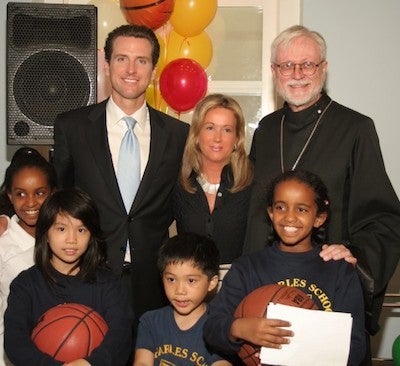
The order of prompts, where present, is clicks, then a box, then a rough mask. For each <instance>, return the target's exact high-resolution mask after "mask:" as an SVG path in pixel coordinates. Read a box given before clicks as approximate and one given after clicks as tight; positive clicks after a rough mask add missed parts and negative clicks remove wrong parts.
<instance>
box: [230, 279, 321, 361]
mask: <svg viewBox="0 0 400 366" xmlns="http://www.w3.org/2000/svg"><path fill="white" fill-rule="evenodd" d="M270 302H272V303H275V304H283V305H289V306H295V307H298V308H303V309H318V307H317V305H315V303H314V301H312V300H311V299H310V298H309V297H308V296H307V295H306V294H305V293H304V292H303V291H301V290H299V289H298V288H296V287H288V286H281V285H277V284H272V285H265V286H262V287H259V288H257V289H255V290H254V291H252V292H250V293H249V294H248V295H247V296H246V297H245V298H244V299H243V300H242V301H241V303H240V304H239V305H238V307H237V308H236V311H235V314H234V316H235V318H247V317H265V315H266V313H267V307H268V304H269V303H270ZM259 351H260V347H259V346H255V345H253V344H250V343H247V342H245V343H243V345H242V347H241V348H240V350H239V353H238V354H239V357H240V358H241V359H242V361H243V363H244V364H245V365H248V366H253V365H254V366H257V365H259V364H260V359H259V358H258V357H256V356H255V353H257V352H259Z"/></svg>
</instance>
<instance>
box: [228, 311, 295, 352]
mask: <svg viewBox="0 0 400 366" xmlns="http://www.w3.org/2000/svg"><path fill="white" fill-rule="evenodd" d="M284 327H290V323H289V322H287V321H285V320H279V319H267V318H238V319H236V320H235V321H234V322H233V323H232V327H231V336H232V337H233V338H234V339H243V340H245V341H247V342H250V343H253V344H255V345H257V346H261V347H269V348H281V345H282V344H287V343H290V340H289V339H288V338H286V337H292V336H293V332H292V331H291V330H289V329H283V328H284Z"/></svg>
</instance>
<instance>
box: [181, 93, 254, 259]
mask: <svg viewBox="0 0 400 366" xmlns="http://www.w3.org/2000/svg"><path fill="white" fill-rule="evenodd" d="M244 144H245V120H244V117H243V112H242V109H241V108H240V106H239V104H238V102H237V101H236V100H234V99H233V98H231V97H229V96H226V95H222V94H210V95H208V96H206V97H205V98H204V99H203V100H201V101H200V102H199V103H198V105H197V106H196V108H195V110H194V113H193V118H192V123H191V126H190V130H189V135H188V139H187V141H186V146H185V150H184V154H183V160H182V169H181V173H180V179H179V182H178V184H177V186H176V189H175V192H174V210H175V218H176V223H177V230H178V233H181V232H194V233H197V234H200V235H206V236H208V237H209V238H211V239H213V240H214V242H215V243H216V245H217V247H218V249H219V251H220V255H221V264H223V263H231V262H232V260H233V259H235V258H237V257H239V256H240V255H241V253H242V247H243V241H244V236H245V232H246V222H247V211H248V203H249V198H250V191H251V182H252V177H253V171H252V167H251V163H250V161H249V160H248V158H247V154H246V150H245V145H244Z"/></svg>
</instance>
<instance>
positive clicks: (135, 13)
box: [120, 0, 174, 29]
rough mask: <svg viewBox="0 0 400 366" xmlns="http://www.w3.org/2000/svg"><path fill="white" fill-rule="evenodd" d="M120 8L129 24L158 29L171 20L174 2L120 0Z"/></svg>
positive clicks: (163, 0)
mask: <svg viewBox="0 0 400 366" xmlns="http://www.w3.org/2000/svg"><path fill="white" fill-rule="evenodd" d="M120 7H121V10H122V12H123V13H124V15H125V18H126V20H127V22H128V23H131V24H139V25H145V26H147V27H149V28H152V29H157V28H159V27H161V26H162V25H163V24H164V23H166V22H167V21H168V19H169V18H170V16H171V13H172V11H173V9H174V0H120Z"/></svg>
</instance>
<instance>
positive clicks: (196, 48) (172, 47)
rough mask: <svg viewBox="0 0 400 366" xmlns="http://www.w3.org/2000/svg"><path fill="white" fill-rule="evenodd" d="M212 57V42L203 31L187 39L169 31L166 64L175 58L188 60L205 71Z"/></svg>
mask: <svg viewBox="0 0 400 366" xmlns="http://www.w3.org/2000/svg"><path fill="white" fill-rule="evenodd" d="M212 55H213V47H212V42H211V39H210V37H209V36H208V34H207V33H206V32H205V31H203V32H201V33H200V34H199V35H197V36H194V37H189V38H188V37H183V36H181V35H180V34H178V33H177V32H175V31H171V33H170V34H169V38H168V44H167V59H166V64H168V63H169V62H171V61H172V60H175V59H177V58H190V59H192V60H195V61H197V62H198V63H199V64H200V65H201V66H202V67H203V68H204V69H205V68H207V66H208V65H209V64H210V62H211V59H212Z"/></svg>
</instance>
